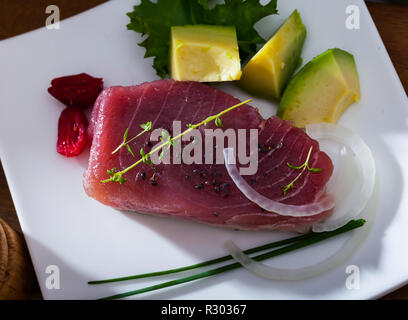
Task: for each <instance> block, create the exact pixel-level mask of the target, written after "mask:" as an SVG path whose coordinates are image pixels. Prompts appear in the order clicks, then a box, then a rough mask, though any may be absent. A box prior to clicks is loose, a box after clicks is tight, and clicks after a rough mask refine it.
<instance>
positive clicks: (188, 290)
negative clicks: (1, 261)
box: [0, 0, 408, 299]
mask: <svg viewBox="0 0 408 320" xmlns="http://www.w3.org/2000/svg"><path fill="white" fill-rule="evenodd" d="M134 3H135V2H134V1H133V0H121V1H110V2H108V3H106V4H103V5H101V6H99V7H96V8H94V9H92V10H90V11H87V12H84V13H82V14H80V15H78V16H75V17H73V18H70V19H67V20H65V21H62V22H61V28H60V29H59V30H47V29H46V28H45V27H44V28H42V29H40V30H36V31H33V32H30V33H27V34H25V35H22V36H18V37H15V38H12V39H9V40H5V41H1V42H0V61H1V68H0V97H1V102H0V154H1V160H2V163H3V166H4V170H5V173H6V176H7V180H8V183H9V186H10V190H11V193H12V196H13V200H14V204H15V206H16V209H17V213H18V216H19V219H20V222H21V226H22V229H23V231H24V235H25V238H26V240H27V243H28V247H29V250H30V253H31V256H32V259H33V262H34V266H35V270H36V273H37V277H38V280H39V283H40V286H41V290H42V293H43V295H44V298H46V299H62V298H64V299H72V298H76V299H87V298H89V299H91V298H99V297H103V296H107V295H111V294H115V293H120V292H123V291H127V290H131V289H136V288H140V287H144V286H146V285H149V284H151V283H154V281H152V280H139V281H132V282H128V283H121V284H111V285H102V286H89V285H88V284H87V281H89V280H94V279H100V278H106V277H113V276H121V275H130V274H135V273H141V272H148V271H155V270H160V269H167V268H170V267H177V266H184V265H187V264H191V263H196V262H199V261H203V260H206V259H209V258H214V257H217V256H220V255H224V254H225V251H224V249H223V246H222V245H223V243H224V241H226V240H228V239H232V240H234V241H236V242H237V244H238V245H239V246H241V247H242V248H249V247H252V246H254V245H257V244H263V243H267V242H271V241H273V240H276V239H280V238H283V237H287V236H288V235H287V234H283V233H279V232H258V233H252V232H235V231H231V230H223V229H218V228H212V227H209V226H205V225H201V224H196V223H192V222H184V221H176V220H173V219H163V218H158V217H151V216H144V215H139V214H132V213H122V212H119V211H117V210H114V209H112V208H109V207H106V206H103V205H101V204H100V203H98V202H97V201H95V200H93V199H91V198H88V197H87V196H86V194H85V192H84V190H83V188H82V174H83V172H84V170H85V168H86V165H87V157H88V154H83V155H81V156H79V157H78V158H71V159H68V158H64V157H62V156H60V155H59V154H57V152H56V150H55V143H56V135H57V121H58V117H59V114H60V113H61V111H62V109H63V106H62V105H61V104H60V103H59V102H58V101H57V100H55V99H54V98H53V97H51V96H50V95H49V94H48V93H47V88H48V86H49V83H50V81H51V79H53V78H55V77H59V76H63V75H69V74H76V73H81V72H86V73H89V74H91V75H93V76H97V77H103V78H104V81H105V86H111V85H134V84H138V83H141V82H143V81H150V80H154V79H157V77H156V75H155V72H154V70H153V68H152V67H151V64H152V60H151V59H144V58H143V55H144V49H143V48H141V47H139V46H138V45H137V43H138V42H139V41H140V37H139V35H138V34H136V33H135V32H133V31H127V30H126V24H127V23H128V21H129V19H128V17H127V16H126V12H129V11H131V9H132V6H133V4H134ZM350 4H355V5H357V6H358V7H359V9H360V14H361V17H360V24H361V28H360V29H359V30H348V29H347V28H346V27H345V20H346V17H347V15H346V12H345V10H346V7H347V6H348V5H350ZM278 8H279V11H280V15H279V16H272V17H270V18H266V19H264V20H263V21H262V22H261V23H259V25H258V27H259V30H260V32H261V34H262V35H263V36H265V37H268V36H270V35H271V34H272V33H273V31H274V30H276V29H277V27H278V26H279V25H280V24H281V23H282V21H283V20H284V19H285V18H286V17H287V16H288V15H289V14H290V13H291V12H292V11H293V10H294V9H295V8H297V9H298V10H299V11H300V13H301V15H302V18H303V20H304V22H305V24H306V27H307V30H308V36H307V40H306V44H305V48H304V51H303V55H302V56H303V61H305V62H306V61H309V60H310V59H311V58H313V57H314V56H316V55H317V54H319V53H321V52H323V51H325V50H326V49H328V48H332V47H339V48H342V49H345V50H347V51H350V52H351V53H353V54H354V56H355V59H356V62H357V67H358V70H359V74H360V80H361V89H362V98H361V100H360V102H359V103H357V104H355V105H353V106H352V107H350V109H348V111H347V112H346V113H345V114H344V116H343V117H342V118H341V124H343V125H344V126H346V127H348V128H350V129H352V130H353V131H355V132H356V133H358V134H360V135H361V136H362V137H363V139H364V140H365V141H366V142H367V143H368V144H369V146H370V147H371V148H372V151H373V153H374V156H375V159H376V164H377V170H378V181H379V183H378V185H377V197H376V198H375V199H374V200H373V201H372V204H371V206H370V208H371V209H370V210H376V211H377V216H376V218H375V221H374V224H373V226H372V228H371V231H370V233H369V235H368V237H367V239H366V240H365V241H364V243H363V244H362V246H361V247H360V248H358V250H357V251H356V253H355V254H354V255H353V256H352V257H350V259H349V260H348V261H346V262H345V263H343V264H342V265H340V266H338V267H337V268H335V269H333V270H332V271H330V272H328V273H326V274H323V275H320V276H318V277H315V278H313V279H309V280H304V281H299V282H278V281H266V280H263V279H260V278H258V277H256V276H254V275H252V274H250V273H248V272H247V271H245V270H242V269H241V270H236V271H232V272H229V273H227V274H223V275H219V276H217V277H213V278H209V279H205V280H200V281H197V282H193V283H189V284H186V285H182V286H179V287H176V288H170V289H168V290H167V289H166V290H162V291H159V292H153V293H149V294H145V295H142V296H139V298H149V299H367V298H374V297H378V296H380V295H383V294H385V293H387V292H389V291H390V290H394V289H395V288H397V287H399V286H402V285H403V284H405V283H407V281H408V251H407V250H406V248H405V244H406V243H408V232H407V231H406V230H407V227H408V214H407V212H408V194H407V183H408V166H407V163H408V146H407V141H408V127H407V115H408V101H407V96H406V94H405V92H404V90H403V88H402V86H401V83H400V81H399V79H398V76H397V74H396V72H395V70H394V68H393V66H392V64H391V61H390V59H389V57H388V55H387V52H386V50H385V48H384V45H383V43H382V41H381V39H380V36H379V34H378V32H377V31H376V28H375V26H374V23H373V21H372V19H371V17H370V15H369V12H368V10H367V8H366V6H365V4H364V2H363V1H360V0H348V1H340V0H336V1H334V0H332V1H327V0H309V1H304V0H291V1H289V0H285V1H282V0H281V1H279V3H278ZM44 20H45V16H44ZM222 87H223V88H225V89H226V90H228V91H229V92H231V93H233V94H235V95H237V96H238V97H240V98H245V97H247V95H245V94H244V93H242V92H241V91H239V90H238V89H233V88H232V86H228V85H226V86H225V85H222ZM253 105H254V106H258V107H259V108H260V109H261V113H262V114H263V115H264V116H269V115H272V114H274V113H275V112H276V106H275V105H273V104H272V103H269V102H266V101H262V100H259V99H258V100H256V101H255V102H254V103H253ZM349 236H350V235H343V236H342V237H339V238H335V239H332V240H330V241H327V242H324V243H321V244H319V245H316V246H314V247H312V248H308V249H303V250H301V251H298V252H294V253H291V254H288V255H285V256H281V257H279V258H276V259H273V260H271V261H270V262H268V263H270V264H271V265H274V266H289V267H291V268H296V267H300V266H305V265H310V264H312V263H314V262H316V261H319V260H321V259H322V258H324V257H326V256H328V255H330V254H331V253H333V252H334V250H336V248H339V247H340V245H341V244H342V243H343V242H344V241H345V239H347V238H348V237H349ZM351 264H353V265H356V266H358V267H359V269H360V288H359V289H354V290H349V289H347V288H346V286H345V282H346V278H347V276H348V274H346V272H345V269H346V267H347V266H348V265H351ZM50 265H55V266H57V267H58V268H59V271H60V289H47V286H46V279H47V276H49V274H47V272H46V269H47V266H50ZM169 278H170V277H165V278H161V279H160V280H167V279H169ZM172 278H174V276H173V277H172Z"/></svg>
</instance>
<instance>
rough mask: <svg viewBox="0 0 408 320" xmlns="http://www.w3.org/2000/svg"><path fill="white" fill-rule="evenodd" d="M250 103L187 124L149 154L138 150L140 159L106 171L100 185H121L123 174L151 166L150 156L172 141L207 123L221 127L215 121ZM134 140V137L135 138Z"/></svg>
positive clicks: (163, 140) (123, 180) (243, 103)
mask: <svg viewBox="0 0 408 320" xmlns="http://www.w3.org/2000/svg"><path fill="white" fill-rule="evenodd" d="M250 101H252V99H248V100H245V101H243V102H240V103H238V104H236V105H233V106H232V107H229V108H227V109H225V110H223V111H221V112H220V113H218V114H216V115H213V116H209V117H207V118H206V119H204V120H203V121H201V122H199V123H196V124H188V125H187V127H188V128H187V130H185V131H183V132H182V133H180V134H178V135H177V136H175V137H169V139H166V138H164V139H162V144H160V145H159V146H157V147H155V148H154V149H153V150H151V151H150V152H149V153H145V152H144V151H143V149H141V150H140V154H141V156H142V158H140V159H139V160H138V161H136V162H135V163H133V164H132V165H130V166H129V167H127V168H126V169H123V170H122V171H117V172H116V171H115V172H114V171H113V170H109V171H110V172H111V173H109V171H108V174H109V175H110V176H111V177H110V178H108V179H105V180H102V181H101V183H106V182H119V183H121V184H122V183H124V182H126V179H124V178H122V176H123V175H124V174H125V173H127V172H129V171H130V170H132V169H133V168H135V167H136V166H137V165H139V164H140V163H142V162H144V163H147V164H151V161H150V159H149V158H150V156H151V155H152V154H153V153H155V152H158V151H160V150H162V149H164V150H166V149H165V148H167V147H170V146H171V145H172V144H173V143H174V141H176V140H178V139H180V138H181V137H182V136H184V135H185V134H187V133H189V132H191V131H192V130H194V129H197V128H199V127H200V126H202V125H206V124H207V123H209V122H211V121H218V124H221V125H222V122H221V120H217V119H219V118H220V117H221V116H222V115H224V114H226V113H228V112H230V111H232V110H234V109H236V108H238V107H240V106H242V105H245V104H246V103H248V102H250ZM216 125H217V123H216ZM125 134H126V132H125ZM126 136H127V135H126ZM135 138H136V137H135ZM131 140H133V138H132V139H131ZM129 142H130V140H129V141H128V142H127V143H129ZM122 144H123V143H122Z"/></svg>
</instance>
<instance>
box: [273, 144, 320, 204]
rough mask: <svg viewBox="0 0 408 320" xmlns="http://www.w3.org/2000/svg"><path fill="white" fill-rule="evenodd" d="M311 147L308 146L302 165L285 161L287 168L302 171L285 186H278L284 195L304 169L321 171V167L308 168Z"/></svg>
mask: <svg viewBox="0 0 408 320" xmlns="http://www.w3.org/2000/svg"><path fill="white" fill-rule="evenodd" d="M312 149H313V146H311V147H310V149H309V153H308V154H307V157H306V161H305V162H304V163H303V164H302V165H300V166H294V165H291V164H290V163H289V162H287V163H286V165H287V166H288V167H289V168H291V169H294V170H302V171H301V172H300V173H299V174H298V175H297V176H296V178H295V179H293V180H292V182H291V183H289V184H287V185H285V186H280V187H281V188H283V194H284V195H285V196H286V194H287V193H288V191H289V190H290V189H291V188H293V185H294V184H295V182H296V181H297V180H298V179H299V178H300V177H301V176H302V174H303V173H304V172H305V170H306V169H307V171H309V172H320V171H322V168H310V167H309V159H310V155H311V154H312Z"/></svg>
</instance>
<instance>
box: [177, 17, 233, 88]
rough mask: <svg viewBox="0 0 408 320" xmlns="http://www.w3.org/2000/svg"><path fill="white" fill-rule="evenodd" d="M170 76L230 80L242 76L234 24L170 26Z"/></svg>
mask: <svg viewBox="0 0 408 320" xmlns="http://www.w3.org/2000/svg"><path fill="white" fill-rule="evenodd" d="M170 59H171V77H172V78H173V79H175V80H180V81H189V80H190V81H200V82H211V81H231V80H238V79H239V78H240V77H241V61H240V58H239V50H238V41H237V34H236V31H235V27H229V26H213V25H186V26H176V27H171V54H170Z"/></svg>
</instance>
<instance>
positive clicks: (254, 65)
mask: <svg viewBox="0 0 408 320" xmlns="http://www.w3.org/2000/svg"><path fill="white" fill-rule="evenodd" d="M305 38H306V27H305V26H304V24H303V22H302V19H301V17H300V14H299V12H298V11H297V10H295V11H294V12H293V13H292V14H291V15H290V16H289V18H287V19H286V21H285V22H284V23H283V24H282V26H281V27H280V28H279V30H278V31H277V32H276V33H275V34H274V35H273V36H272V38H271V39H269V41H268V42H267V43H266V44H265V45H264V46H263V47H262V48H261V49H260V50H259V51H258V52H257V54H256V55H255V56H254V57H253V58H252V59H251V60H250V61H249V62H248V63H247V65H246V66H245V67H244V69H243V70H242V76H241V79H240V81H239V83H238V84H239V86H240V87H241V88H243V89H244V90H246V91H248V92H250V93H252V94H254V95H258V96H262V97H265V98H270V99H277V100H279V99H280V97H281V94H282V91H283V89H284V88H285V86H286V84H287V83H288V81H289V79H290V77H291V76H292V74H293V73H294V72H295V70H296V69H297V68H298V67H299V66H300V65H299V62H300V61H301V58H300V54H301V52H302V48H303V44H304V42H305Z"/></svg>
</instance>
